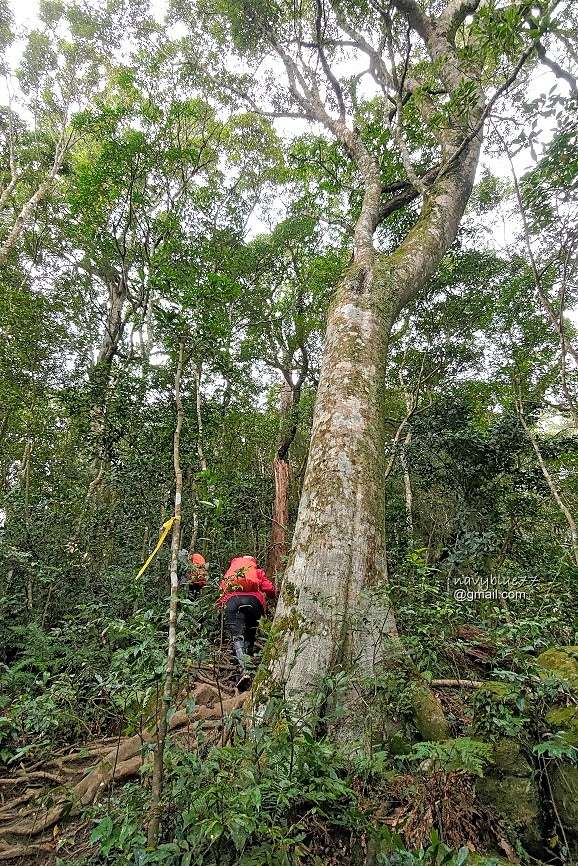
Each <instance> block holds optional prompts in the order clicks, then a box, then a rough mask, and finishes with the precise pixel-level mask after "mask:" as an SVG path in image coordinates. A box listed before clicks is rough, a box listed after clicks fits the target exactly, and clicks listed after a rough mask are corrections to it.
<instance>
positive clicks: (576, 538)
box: [518, 400, 578, 565]
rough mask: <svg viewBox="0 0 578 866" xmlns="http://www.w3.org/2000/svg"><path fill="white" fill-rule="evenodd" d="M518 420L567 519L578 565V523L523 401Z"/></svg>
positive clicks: (571, 544)
mask: <svg viewBox="0 0 578 866" xmlns="http://www.w3.org/2000/svg"><path fill="white" fill-rule="evenodd" d="M518 418H519V419H520V423H521V424H522V427H523V428H524V430H525V431H526V436H527V437H528V439H529V440H530V442H531V443H532V448H533V449H534V453H535V454H536V459H537V460H538V465H539V467H540V469H541V470H542V475H543V476H544V478H545V480H546V484H547V485H548V487H549V488H550V493H551V494H552V496H553V498H554V502H555V503H556V505H557V506H558V508H559V509H560V511H561V512H562V514H563V515H564V518H565V519H566V523H567V524H568V528H569V530H570V546H571V549H572V556H573V557H574V562H575V563H576V565H578V528H577V527H576V521H575V520H574V517H573V516H572V512H571V511H570V509H569V508H568V506H567V505H566V503H565V502H564V500H563V499H562V496H561V495H560V491H559V490H558V488H557V486H556V483H555V481H554V479H553V478H552V476H551V475H550V472H549V471H548V467H547V466H546V462H545V460H544V458H543V456H542V452H541V451H540V446H539V445H538V441H537V439H536V437H535V436H534V434H533V432H532V430H531V429H530V427H529V425H528V423H527V422H526V419H525V418H524V410H523V407H522V401H521V400H520V401H518Z"/></svg>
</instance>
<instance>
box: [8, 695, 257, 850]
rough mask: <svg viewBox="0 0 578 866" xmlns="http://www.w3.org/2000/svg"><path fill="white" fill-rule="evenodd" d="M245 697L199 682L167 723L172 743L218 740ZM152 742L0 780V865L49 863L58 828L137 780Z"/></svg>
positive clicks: (128, 740) (149, 734) (115, 746)
mask: <svg viewBox="0 0 578 866" xmlns="http://www.w3.org/2000/svg"><path fill="white" fill-rule="evenodd" d="M247 695H248V692H245V693H244V694H238V693H237V692H236V691H235V689H234V688H231V687H228V686H225V685H223V684H222V683H216V682H211V681H199V682H198V683H197V685H196V686H195V689H194V691H193V692H192V693H191V695H190V696H189V698H190V697H193V698H194V710H193V711H192V712H191V714H190V715H187V713H186V711H185V710H184V709H178V710H177V711H176V712H175V714H174V715H173V717H172V719H171V721H170V724H169V730H170V732H171V737H172V739H173V740H175V739H176V740H185V741H188V742H191V743H192V742H194V740H195V738H196V732H197V731H198V730H199V729H201V730H203V731H205V733H207V732H209V731H211V730H212V731H214V732H215V736H216V737H217V736H218V735H219V733H220V732H221V730H222V719H223V716H226V715H228V714H230V713H232V712H233V710H235V709H237V708H238V707H240V706H242V704H243V703H244V701H245V700H246V698H247ZM154 740H155V732H154V728H152V729H149V730H145V731H143V732H142V734H140V733H139V734H135V735H134V736H127V737H122V736H121V737H109V738H106V739H102V740H97V741H95V742H93V743H89V744H88V745H86V746H83V747H81V748H67V749H62V750H60V751H58V752H53V753H52V754H51V756H50V757H49V758H47V759H46V760H43V761H40V762H38V763H36V764H33V765H32V766H28V767H20V768H18V769H16V770H14V771H12V772H11V773H10V774H9V775H5V776H4V777H2V778H0V861H4V862H7V861H17V860H18V859H19V858H22V859H21V860H20V862H21V863H26V864H28V863H32V862H36V863H49V862H51V859H52V856H51V855H52V854H53V853H54V848H55V833H54V828H55V827H56V825H57V824H59V825H60V824H61V823H62V822H63V821H69V820H71V819H74V818H78V816H79V815H80V814H81V813H82V811H83V809H85V808H86V807H87V806H89V805H91V804H92V803H95V802H96V801H97V800H98V799H99V797H101V796H102V794H103V793H104V792H105V791H106V790H107V789H108V788H109V786H110V785H111V783H113V782H114V783H115V784H120V783H122V782H125V781H126V780H127V779H130V778H132V777H134V776H136V775H138V773H139V772H140V770H141V767H142V766H143V763H144V760H145V759H144V758H143V752H145V751H147V752H148V756H149V757H148V758H147V760H149V759H150V751H149V750H148V749H144V748H143V747H144V746H146V745H147V744H150V743H153V742H154ZM42 855H44V857H45V859H41V857H42Z"/></svg>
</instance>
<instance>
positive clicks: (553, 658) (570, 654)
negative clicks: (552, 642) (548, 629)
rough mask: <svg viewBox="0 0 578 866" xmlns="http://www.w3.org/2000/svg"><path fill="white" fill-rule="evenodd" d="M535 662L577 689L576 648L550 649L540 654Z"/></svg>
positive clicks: (561, 647) (577, 666) (577, 647)
mask: <svg viewBox="0 0 578 866" xmlns="http://www.w3.org/2000/svg"><path fill="white" fill-rule="evenodd" d="M536 661H537V663H538V664H539V665H540V666H541V667H543V668H546V670H548V671H551V672H552V673H553V674H556V675H557V676H559V677H561V678H562V679H565V680H568V681H569V682H570V683H572V685H573V686H574V687H575V688H577V689H578V646H558V647H551V648H550V649H548V650H546V651H545V652H543V653H541V654H540V655H539V656H538V658H537V659H536Z"/></svg>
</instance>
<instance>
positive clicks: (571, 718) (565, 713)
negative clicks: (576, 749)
mask: <svg viewBox="0 0 578 866" xmlns="http://www.w3.org/2000/svg"><path fill="white" fill-rule="evenodd" d="M546 721H547V722H548V724H549V725H550V727H551V728H552V729H553V730H554V731H562V734H563V738H564V740H566V742H567V743H570V745H571V746H578V707H553V708H552V709H551V710H548V712H547V713H546Z"/></svg>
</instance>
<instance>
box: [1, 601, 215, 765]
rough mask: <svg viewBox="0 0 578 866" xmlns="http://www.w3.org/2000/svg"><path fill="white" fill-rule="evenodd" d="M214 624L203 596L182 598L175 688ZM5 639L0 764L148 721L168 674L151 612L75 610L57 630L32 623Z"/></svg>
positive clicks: (209, 648)
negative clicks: (10, 655) (8, 644)
mask: <svg viewBox="0 0 578 866" xmlns="http://www.w3.org/2000/svg"><path fill="white" fill-rule="evenodd" d="M215 620H216V617H215V614H214V600H213V599H212V597H209V596H208V594H207V596H203V597H202V598H200V599H195V600H193V601H189V600H188V599H182V600H181V605H180V613H179V630H178V647H177V651H178V659H179V661H178V664H177V670H176V674H175V681H176V683H177V686H178V685H179V683H183V684H186V681H187V678H188V677H190V675H191V673H190V672H191V667H194V665H195V664H197V663H199V662H201V661H204V660H206V659H207V658H209V657H210V654H211V652H213V651H214V632H215V631H216V624H215ZM11 640H12V642H13V644H14V650H15V660H14V662H13V663H12V664H11V665H10V666H8V665H1V666H0V669H1V677H0V763H5V764H8V765H11V764H14V763H16V762H18V761H20V760H22V759H31V758H34V759H36V760H37V759H38V758H42V757H43V756H48V755H49V754H50V753H51V752H52V751H53V750H54V749H55V748H57V747H59V746H62V745H67V744H73V743H82V742H87V741H89V740H91V739H94V738H96V737H99V736H103V735H107V734H111V733H112V734H116V733H134V732H137V731H139V730H141V729H142V727H143V725H145V724H146V723H147V722H148V717H149V711H150V707H151V705H152V704H154V703H155V701H156V697H157V693H158V691H159V690H160V691H162V682H163V680H164V676H165V670H166V627H165V623H164V616H163V614H161V613H159V612H158V611H157V610H156V609H155V608H153V607H147V608H143V609H140V610H137V611H136V612H135V613H131V614H130V615H127V616H126V617H125V618H120V617H117V618H114V619H110V618H104V617H102V618H101V617H100V616H99V610H98V608H96V609H95V608H94V606H92V607H91V608H88V606H83V605H78V606H77V607H76V608H74V609H73V610H72V612H71V614H70V615H69V616H68V617H66V618H65V621H64V622H63V625H62V626H61V627H59V628H51V629H43V628H42V627H41V626H40V625H38V624H36V623H34V622H32V623H30V625H29V626H27V627H26V628H23V627H16V628H13V629H12V630H11ZM127 671H130V676H129V677H127Z"/></svg>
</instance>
